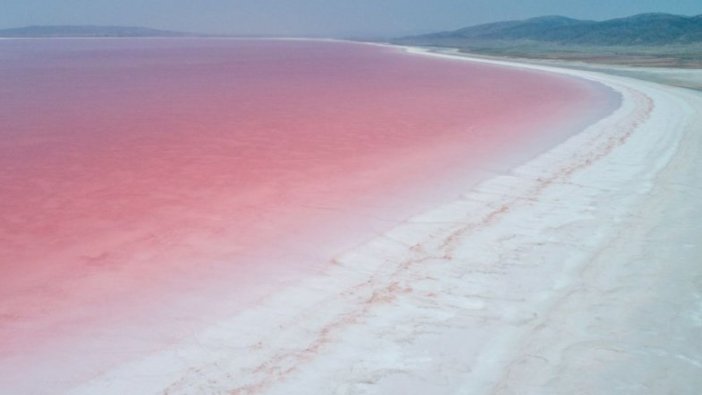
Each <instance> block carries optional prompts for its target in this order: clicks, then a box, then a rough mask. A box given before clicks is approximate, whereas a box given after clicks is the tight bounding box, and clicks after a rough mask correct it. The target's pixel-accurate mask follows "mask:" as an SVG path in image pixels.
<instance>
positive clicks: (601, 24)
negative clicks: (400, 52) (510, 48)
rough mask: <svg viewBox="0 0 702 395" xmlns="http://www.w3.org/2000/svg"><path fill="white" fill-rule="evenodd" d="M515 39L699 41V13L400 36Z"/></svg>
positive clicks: (560, 19)
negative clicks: (693, 14)
mask: <svg viewBox="0 0 702 395" xmlns="http://www.w3.org/2000/svg"><path fill="white" fill-rule="evenodd" d="M437 39H439V40H454V41H456V40H465V41H505V40H506V41H514V40H529V41H536V42H545V43H556V44H576V45H605V46H617V45H630V46H634V45H669V44H692V43H702V14H701V15H695V16H681V15H673V14H664V13H646V14H638V15H633V16H630V17H624V18H615V19H609V20H605V21H590V20H580V19H573V18H568V17H564V16H559V15H550V16H543V17H536V18H530V19H524V20H515V21H502V22H494V23H487V24H481V25H476V26H469V27H464V28H461V29H457V30H451V31H445V32H438V33H430V34H424V35H419V36H411V37H403V38H400V39H398V40H397V41H418V40H420V41H421V40H426V41H431V40H437Z"/></svg>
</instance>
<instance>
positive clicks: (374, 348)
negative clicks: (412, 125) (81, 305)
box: [73, 54, 702, 394]
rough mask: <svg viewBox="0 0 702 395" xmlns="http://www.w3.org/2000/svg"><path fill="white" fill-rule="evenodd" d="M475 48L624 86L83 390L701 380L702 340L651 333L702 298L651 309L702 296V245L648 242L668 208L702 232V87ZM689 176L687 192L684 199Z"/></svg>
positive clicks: (576, 387)
mask: <svg viewBox="0 0 702 395" xmlns="http://www.w3.org/2000/svg"><path fill="white" fill-rule="evenodd" d="M431 56H450V55H437V54H431ZM470 61H479V62H488V63H496V64H503V65H509V66H511V67H526V68H538V69H540V70H544V71H551V72H554V71H555V72H558V73H562V74H567V75H574V76H578V77H581V78H590V79H594V80H596V81H599V82H602V83H605V84H607V85H608V86H611V87H613V89H617V90H618V91H620V92H621V93H622V95H623V96H624V97H625V100H624V102H623V103H622V106H621V107H620V108H619V110H617V111H616V112H615V113H614V114H612V115H611V116H610V117H608V118H606V119H603V120H600V121H599V122H597V123H595V124H593V125H591V126H590V127H589V128H587V129H586V130H585V131H583V132H582V133H580V134H578V135H576V136H574V137H572V138H571V139H569V140H568V141H566V142H565V143H563V144H561V145H560V146H558V147H556V148H554V149H553V150H551V151H549V152H547V153H545V154H543V155H541V156H540V157H538V158H536V159H535V160H532V161H530V162H529V163H527V164H525V165H523V166H519V167H518V168H516V169H514V170H513V171H512V172H511V173H510V174H509V175H503V176H498V177H495V178H493V179H491V180H489V181H487V182H484V183H482V184H480V185H479V186H478V187H477V188H475V189H473V190H471V191H468V192H467V193H465V194H464V195H463V197H462V198H461V199H460V200H457V201H455V202H453V203H451V204H448V205H446V206H443V207H439V208H437V209H436V210H432V211H431V212H428V213H425V214H423V215H420V216H417V217H414V218H412V219H410V220H409V221H407V222H406V223H404V224H402V225H400V226H398V227H397V228H395V229H393V230H392V231H390V232H387V233H385V234H383V235H380V236H379V237H378V238H377V239H375V240H373V241H371V242H369V243H367V244H365V245H364V246H362V247H360V248H357V249H354V250H353V251H349V252H348V253H346V254H344V255H342V256H339V257H337V258H336V259H335V263H336V265H335V266H334V267H331V268H329V270H327V271H326V272H324V273H323V274H321V275H320V276H317V277H315V278H310V279H308V280H305V281H303V282H301V283H300V284H299V285H298V286H295V287H294V288H291V289H285V290H283V291H281V292H280V293H278V294H276V295H273V296H272V297H271V298H269V299H267V300H265V301H263V302H262V303H261V304H260V305H259V306H258V307H257V308H256V309H253V310H250V311H247V312H244V313H242V314H240V315H238V316H236V317H232V319H230V320H227V321H225V322H220V323H218V324H217V325H216V326H215V327H212V328H211V329H209V330H207V331H205V332H203V333H198V334H194V335H193V336H192V338H191V341H189V342H186V343H183V344H180V345H178V346H177V347H174V348H172V349H169V350H165V351H163V352H160V353H157V354H154V355H151V356H148V357H146V358H144V359H143V360H140V361H135V362H134V363H131V364H129V365H125V366H122V367H121V368H119V369H115V370H113V371H111V372H107V373H106V374H105V375H104V376H101V377H96V378H95V380H93V381H91V382H88V383H86V384H85V385H84V386H82V387H80V388H76V389H75V391H74V392H73V393H86V394H88V393H97V392H99V393H103V394H109V393H115V394H117V393H130V392H134V391H137V390H138V392H140V393H145V392H151V391H152V392H165V393H169V394H176V393H198V392H205V393H208V392H209V393H212V392H218V391H222V392H227V393H262V392H265V393H291V392H294V391H295V390H296V389H297V390H301V389H304V391H305V392H307V393H391V392H393V391H395V392H398V391H407V390H409V389H411V390H412V391H416V392H424V393H449V392H451V393H453V392H457V391H458V392H461V393H520V394H524V393H534V394H536V393H563V392H565V391H571V392H572V391H581V392H583V391H584V393H588V392H589V391H591V392H595V393H597V392H598V391H599V392H601V391H609V392H612V393H627V391H629V392H631V391H634V390H635V389H636V390H638V391H641V390H642V389H644V390H645V389H646V388H649V389H650V388H651V386H656V385H657V386H658V387H657V388H659V389H660V388H668V389H670V388H675V389H677V390H678V391H677V392H676V393H692V391H693V390H694V389H695V388H699V386H700V384H702V383H700V379H699V378H696V377H699V375H697V376H695V375H694V374H695V373H698V370H697V369H699V368H700V366H702V362H701V361H702V359H701V356H702V354H700V352H701V351H702V350H700V347H702V346H699V345H695V344H694V343H692V344H687V345H686V347H687V348H686V349H685V350H678V348H680V347H681V346H680V345H676V346H675V347H673V346H670V345H669V346H668V347H669V348H671V350H667V349H666V346H665V344H664V345H662V346H661V345H659V346H657V347H656V348H655V349H654V348H651V347H649V346H647V345H646V344H644V343H645V342H646V341H650V340H651V338H650V336H653V337H654V338H657V337H660V336H665V333H666V331H665V328H666V327H667V326H668V324H669V323H670V321H671V320H672V322H674V323H675V324H676V325H678V326H681V325H688V326H689V328H688V330H687V331H686V332H685V333H686V334H687V335H686V336H687V337H684V339H683V340H685V339H687V340H691V341H694V339H695V337H694V335H695V334H696V333H698V330H696V329H695V325H696V324H695V322H696V321H695V320H694V319H693V318H694V317H695V316H694V314H695V313H694V312H695V311H696V310H695V308H697V307H695V306H694V305H693V306H688V305H687V304H686V305H685V306H687V307H689V308H690V315H689V316H685V315H673V316H672V317H671V316H670V315H671V313H670V312H666V311H665V310H660V309H657V310H655V311H657V312H658V313H657V314H658V315H657V316H656V315H655V314H654V315H653V316H649V317H648V318H647V319H648V320H649V321H650V322H649V321H645V320H644V318H646V315H645V314H644V315H643V317H644V318H642V317H641V314H639V313H640V312H642V311H647V309H649V308H650V307H651V306H658V305H659V304H661V303H663V302H665V303H664V305H667V304H670V303H673V301H671V300H673V299H675V298H679V297H680V295H679V294H680V293H684V292H683V291H689V290H693V291H694V292H697V293H694V292H693V293H692V294H689V292H687V293H685V295H687V297H688V299H689V300H691V301H692V302H694V301H695V300H697V299H699V300H702V285H700V284H702V273H701V272H700V269H699V268H696V267H695V262H696V261H694V259H695V258H699V257H700V256H701V255H700V246H699V245H698V244H695V243H694V242H692V243H691V242H689V241H685V242H684V243H683V245H682V246H681V248H687V249H688V250H689V251H687V254H688V255H686V258H685V257H681V258H680V259H679V260H676V264H675V265H672V264H671V265H670V267H668V266H667V265H666V263H667V262H668V261H666V259H663V258H666V257H665V256H664V257H663V258H661V259H657V260H654V261H652V260H650V259H648V258H647V256H644V255H642V251H644V250H645V249H651V248H652V249H653V250H655V251H659V250H660V249H657V248H656V246H659V247H661V248H662V249H664V250H666V248H672V247H673V246H674V245H675V244H674V243H673V242H672V241H670V240H668V241H664V242H660V241H659V242H658V243H659V244H655V243H656V241H655V240H653V241H651V240H650V238H651V237H652V235H659V236H660V235H663V236H665V235H667V234H668V233H667V231H666V227H667V226H672V225H673V224H671V218H673V219H674V220H675V221H678V222H679V221H687V222H684V224H685V226H686V227H684V228H683V230H684V231H681V232H680V233H681V234H680V235H678V236H677V237H678V238H679V240H682V238H683V236H684V235H687V236H690V234H692V235H693V237H694V235H695V234H696V235H700V234H702V233H695V232H700V225H697V224H695V223H694V218H695V217H694V215H683V214H685V213H686V212H687V211H685V210H687V209H689V206H690V205H692V202H693V201H694V199H695V197H699V195H700V192H699V191H700V190H701V189H700V187H701V186H702V184H700V183H697V184H694V183H689V184H686V183H685V182H682V181H681V180H683V181H684V180H686V177H694V174H693V173H695V172H694V171H690V170H691V169H693V168H696V169H702V163H700V160H699V159H694V152H695V151H694V149H693V148H694V147H699V146H701V145H702V143H701V142H700V141H701V140H702V137H700V136H697V135H695V134H694V133H691V132H692V131H693V130H691V128H690V127H691V126H694V125H697V126H699V125H700V124H702V123H701V120H700V119H699V118H700V117H699V115H696V114H695V112H694V109H695V108H700V106H702V98H700V96H699V95H694V94H692V93H688V92H685V91H682V90H679V89H676V88H670V87H664V86H660V85H656V84H651V83H647V82H642V81H637V80H630V79H626V78H622V77H613V76H606V75H602V74H596V73H589V72H582V71H573V70H564V69H555V68H552V67H541V66H533V65H521V64H518V63H513V62H502V61H492V60H484V59H480V60H470ZM662 131H665V132H666V133H663V132H662ZM681 142H684V143H682V144H681ZM698 152H699V151H698ZM683 154H684V155H683ZM695 160H696V162H694V161H695ZM681 166H683V167H681ZM697 180H698V181H702V180H699V177H698V179H697ZM674 182H679V184H673V183H674ZM674 185H676V186H675V188H680V189H684V193H679V194H677V195H672V192H671V190H670V189H671V188H673V186H674ZM686 205H687V206H688V207H686ZM652 208H653V209H655V210H656V211H655V212H653V213H651V212H650V210H652ZM681 210H682V211H681ZM695 210H697V211H696V212H699V209H697V208H695ZM681 213H682V214H681ZM678 225H679V224H678ZM676 226H677V225H676ZM676 235H677V233H676ZM661 237H662V236H661ZM676 240H678V239H675V240H673V241H676ZM679 240H678V241H679ZM693 240H694V239H693ZM651 243H653V244H651ZM688 244H693V245H692V246H691V247H689V248H688V247H684V246H685V245H688ZM673 250H675V249H674V248H673ZM666 251H667V250H666ZM667 258H669V259H673V257H670V256H668V257H667ZM683 258H684V259H683ZM639 274H642V275H640V276H639ZM644 274H645V275H644ZM662 278H674V279H677V280H679V281H682V280H684V279H688V280H689V279H692V280H691V281H690V282H689V283H685V284H682V283H677V282H676V283H672V284H669V283H665V282H660V279H662ZM698 283H699V284H698ZM663 296H665V297H667V298H668V299H670V300H668V299H664V298H663ZM671 298H672V299H671ZM686 300H687V299H686ZM666 303H667V304H666ZM699 310H702V309H699ZM697 314H700V317H702V313H700V312H698V313H697ZM632 317H633V318H632ZM676 317H677V318H676ZM690 317H693V318H690ZM661 318H662V319H663V320H667V321H668V322H661V321H663V320H661ZM676 319H677V320H678V321H675V320H676ZM700 320H701V321H700V322H702V318H700ZM644 322H645V324H646V325H648V326H647V327H646V328H645V330H644V328H643V327H641V326H642V325H644ZM656 323H657V326H656ZM264 325H265V328H276V329H275V330H268V331H266V330H264ZM656 330H658V332H656ZM655 333H657V334H658V335H657V336H655ZM652 334H653V335H652ZM680 338H681V335H680V334H679V333H678V337H677V338H676V340H675V341H680ZM664 340H665V339H662V340H661V339H659V341H664ZM671 341H672V340H671ZM637 342H638V343H637ZM683 343H684V342H683ZM673 348H674V349H673ZM675 353H677V354H675ZM668 354H671V355H673V357H671V358H668V357H665V358H664V357H662V356H661V355H666V356H667V355H668ZM642 355H644V356H645V358H644V362H645V363H643V364H642V363H638V362H637V360H638V359H640V358H641V356H642ZM675 355H677V356H675ZM657 356H659V357H657ZM647 358H648V359H647ZM627 361H629V362H631V363H627ZM671 361H672V362H671ZM632 363H633V366H634V367H635V369H634V368H631V366H632ZM678 363H680V364H683V365H684V366H686V367H687V368H685V369H682V370H677V371H676V370H673V371H672V373H671V375H670V376H668V377H667V378H666V379H665V380H662V379H661V377H657V376H656V375H655V374H653V373H654V372H656V371H659V370H660V369H661V368H665V367H674V368H679V366H678V365H674V364H678ZM671 364H673V365H671ZM676 373H677V374H676ZM681 375H682V377H681ZM612 376H614V377H612ZM647 380H648V381H651V380H653V381H656V380H657V382H651V383H649V382H648V381H647ZM645 384H648V385H645ZM637 385H638V387H636V386H637ZM666 385H667V387H666ZM654 388H656V387H654ZM632 393H633V392H632ZM639 393H640V392H639Z"/></svg>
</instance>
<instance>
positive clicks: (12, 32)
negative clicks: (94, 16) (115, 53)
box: [0, 26, 193, 38]
mask: <svg viewBox="0 0 702 395" xmlns="http://www.w3.org/2000/svg"><path fill="white" fill-rule="evenodd" d="M192 35H193V34H188V33H181V32H173V31H168V30H157V29H149V28H145V27H133V26H26V27H19V28H14V29H0V37H17V38H19V37H184V36H192Z"/></svg>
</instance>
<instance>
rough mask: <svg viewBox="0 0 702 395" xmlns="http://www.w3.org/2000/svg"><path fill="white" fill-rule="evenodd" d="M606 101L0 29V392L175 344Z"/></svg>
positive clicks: (461, 70)
mask: <svg viewBox="0 0 702 395" xmlns="http://www.w3.org/2000/svg"><path fill="white" fill-rule="evenodd" d="M617 101H618V97H616V95H614V94H613V93H612V92H610V91H609V90H607V89H606V88H604V87H601V86H598V85H595V84H592V83H589V82H586V81H581V80H577V79H572V78H566V77H558V76H554V75H551V74H547V73H543V72H536V71H524V70H515V69H510V68H506V67H498V66H494V65H483V64H477V63H469V62H464V61H457V60H446V59H438V58H431V57H426V56H420V55H411V54H407V53H405V52H403V51H402V50H401V49H397V48H390V47H381V46H373V45H364V44H353V43H340V42H322V41H290V40H285V41H283V40H279V41H276V40H227V39H164V40H157V39H153V40H152V39H104V40H102V39H89V40H62V39H55V40H2V41H0V104H1V105H0V139H1V140H0V270H1V272H0V278H1V280H0V281H2V284H1V285H2V286H1V287H0V370H2V371H5V372H9V371H13V372H27V371H32V372H40V373H32V374H26V373H13V374H8V375H3V377H0V390H3V389H5V390H8V389H11V390H12V389H17V390H26V389H28V388H34V387H32V386H33V385H35V386H37V385H40V384H42V383H41V382H39V384H37V382H36V380H46V382H47V383H48V382H51V383H59V384H57V385H58V387H55V388H61V385H65V386H70V384H71V383H74V382H78V381H80V380H83V379H85V378H87V377H91V375H94V374H96V373H97V372H99V371H101V370H102V369H105V368H107V367H108V366H110V365H111V364H115V363H118V362H119V361H121V360H125V359H129V358H133V357H134V356H135V355H139V354H141V353H146V352H149V351H150V350H156V349H159V348H163V347H166V346H167V345H168V344H169V343H171V342H177V341H178V339H179V338H181V337H183V336H186V335H187V334H188V333H190V331H192V330H193V329H194V328H196V327H198V326H201V325H204V324H206V323H207V322H208V321H210V320H212V319H214V317H217V316H218V315H221V314H230V313H232V312H235V311H237V309H240V308H241V307H242V306H245V305H247V304H248V303H252V302H253V301H254V300H255V299H256V298H258V297H261V296H262V295H265V294H267V293H269V292H273V291H274V290H275V289H277V288H279V287H282V286H285V284H289V283H291V282H294V281H295V279H297V278H300V277H302V276H304V275H306V274H309V273H313V272H315V271H319V270H323V268H324V267H325V265H328V264H329V262H330V261H331V260H332V259H333V257H334V255H335V254H337V253H339V252H341V251H344V250H347V249H349V248H352V247H353V246H354V245H357V244H358V243H360V242H361V241H363V240H367V239H369V238H371V237H373V235H376V234H377V233H379V232H382V231H384V230H387V229H389V228H391V227H392V226H393V225H395V224H397V223H399V222H401V221H402V220H403V219H406V218H407V217H409V216H411V215H413V214H417V213H419V212H421V211H422V210H426V209H428V208H430V207H432V206H434V205H436V204H439V203H441V202H445V201H449V200H451V199H453V198H455V197H456V196H457V194H458V193H460V192H462V191H465V190H466V189H468V188H470V187H471V186H472V185H474V184H475V183H476V182H478V181H480V180H481V179H485V178H486V177H488V176H490V175H491V174H495V173H497V174H499V173H501V172H504V171H506V170H507V169H509V168H510V167H512V166H514V165H516V164H518V163H521V162H523V161H525V160H528V159H529V158H531V157H533V156H535V155H537V154H539V153H540V152H543V151H545V150H547V149H548V148H550V147H552V146H554V145H556V144H557V143H558V142H560V141H563V140H564V139H566V138H567V137H568V136H571V135H573V134H574V133H577V132H578V131H579V130H580V129H581V128H582V127H583V126H585V125H587V124H588V123H589V122H592V121H593V120H595V119H598V118H601V117H603V116H605V115H606V114H607V113H609V112H610V111H612V109H613V108H614V107H616V103H617ZM86 356H89V357H88V360H89V362H86ZM38 377H39V379H38ZM32 381H33V382H32Z"/></svg>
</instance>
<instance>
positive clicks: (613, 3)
mask: <svg viewBox="0 0 702 395" xmlns="http://www.w3.org/2000/svg"><path fill="white" fill-rule="evenodd" d="M641 12H669V13H676V14H684V15H696V14H702V0H0V28H2V27H19V26H25V25H60V24H96V25H138V26H146V27H154V28H162V29H172V30H184V31H193V32H206V33H234V34H276V35H328V36H339V35H342V36H343V35H366V36H367V35H386V36H387V35H402V34H409V33H419V32H429V31H436V30H447V29H453V28H459V27H463V26H467V25H473V24H478V23H484V22H493V21H497V20H504V19H521V18H527V17H533V16H541V15H554V14H558V15H565V16H570V17H575V18H583V19H608V18H613V17H621V16H628V15H631V14H636V13H641Z"/></svg>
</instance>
